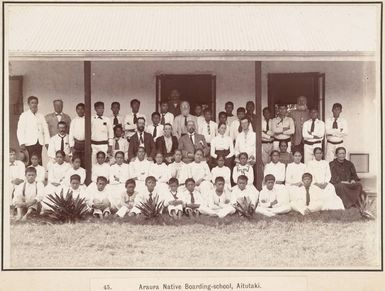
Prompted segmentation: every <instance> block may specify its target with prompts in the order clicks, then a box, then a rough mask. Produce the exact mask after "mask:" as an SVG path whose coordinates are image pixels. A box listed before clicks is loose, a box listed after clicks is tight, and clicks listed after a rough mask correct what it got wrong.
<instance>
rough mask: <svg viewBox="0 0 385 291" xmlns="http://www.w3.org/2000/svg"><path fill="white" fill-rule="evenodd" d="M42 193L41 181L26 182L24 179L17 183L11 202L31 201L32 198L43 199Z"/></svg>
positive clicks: (43, 193)
mask: <svg viewBox="0 0 385 291" xmlns="http://www.w3.org/2000/svg"><path fill="white" fill-rule="evenodd" d="M24 187H25V189H24ZM23 190H24V191H23ZM44 195H45V192H44V185H43V183H41V182H36V181H35V182H33V183H28V182H27V181H25V182H23V183H21V184H19V185H17V187H16V189H15V192H14V196H13V203H15V202H17V201H25V202H32V201H33V200H37V201H38V202H39V201H41V200H43V198H44Z"/></svg>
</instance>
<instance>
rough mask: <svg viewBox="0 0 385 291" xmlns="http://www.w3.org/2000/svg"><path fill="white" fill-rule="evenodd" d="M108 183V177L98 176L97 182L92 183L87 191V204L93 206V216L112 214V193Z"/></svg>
mask: <svg viewBox="0 0 385 291" xmlns="http://www.w3.org/2000/svg"><path fill="white" fill-rule="evenodd" d="M106 185H107V178H106V177H104V176H99V177H97V178H96V183H91V184H90V185H89V186H88V187H87V191H86V193H87V194H86V199H87V204H88V206H89V207H90V208H91V212H92V214H93V216H94V217H99V218H100V219H103V218H104V217H107V216H109V215H110V214H111V209H110V207H111V202H110V199H109V196H110V195H109V191H108V188H107V187H106Z"/></svg>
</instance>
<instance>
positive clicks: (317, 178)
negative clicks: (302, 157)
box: [307, 147, 345, 210]
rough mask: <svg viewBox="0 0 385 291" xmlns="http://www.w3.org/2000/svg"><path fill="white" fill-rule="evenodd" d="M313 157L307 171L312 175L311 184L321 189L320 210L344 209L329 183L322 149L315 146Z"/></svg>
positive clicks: (328, 173)
mask: <svg viewBox="0 0 385 291" xmlns="http://www.w3.org/2000/svg"><path fill="white" fill-rule="evenodd" d="M313 153H314V159H313V160H311V161H309V163H308V165H307V172H309V173H310V174H311V175H312V176H313V183H312V184H313V185H314V186H317V187H318V188H320V189H321V193H322V201H323V203H322V210H338V209H345V208H344V204H343V203H342V200H341V198H340V197H338V196H337V194H336V190H335V188H334V186H333V184H331V183H330V179H331V177H332V175H331V172H330V166H329V162H327V161H325V160H323V159H322V158H323V151H322V149H321V148H319V147H317V148H315V149H314V151H313Z"/></svg>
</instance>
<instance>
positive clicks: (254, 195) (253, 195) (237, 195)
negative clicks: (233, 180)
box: [231, 185, 259, 205]
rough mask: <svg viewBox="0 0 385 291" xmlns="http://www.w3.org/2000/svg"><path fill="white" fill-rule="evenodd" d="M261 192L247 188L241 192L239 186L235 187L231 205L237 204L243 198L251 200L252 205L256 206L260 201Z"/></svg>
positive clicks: (232, 191) (232, 192)
mask: <svg viewBox="0 0 385 291" xmlns="http://www.w3.org/2000/svg"><path fill="white" fill-rule="evenodd" d="M258 196H259V192H258V190H255V188H253V187H250V186H246V188H245V189H244V190H241V189H240V188H239V187H238V185H235V186H234V187H233V188H232V190H231V204H233V205H234V204H237V200H238V199H243V197H246V198H249V199H250V201H251V203H252V204H254V205H255V203H256V202H257V200H258Z"/></svg>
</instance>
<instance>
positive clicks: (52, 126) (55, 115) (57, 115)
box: [45, 99, 71, 137]
mask: <svg viewBox="0 0 385 291" xmlns="http://www.w3.org/2000/svg"><path fill="white" fill-rule="evenodd" d="M53 109H54V111H55V112H52V113H50V114H47V115H46V116H45V120H46V122H47V124H48V130H49V135H50V137H52V136H54V135H56V134H57V124H58V123H59V121H64V122H65V123H66V124H67V132H66V133H69V128H70V124H71V117H69V116H68V115H67V114H65V113H64V112H63V100H60V99H57V100H54V101H53Z"/></svg>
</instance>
